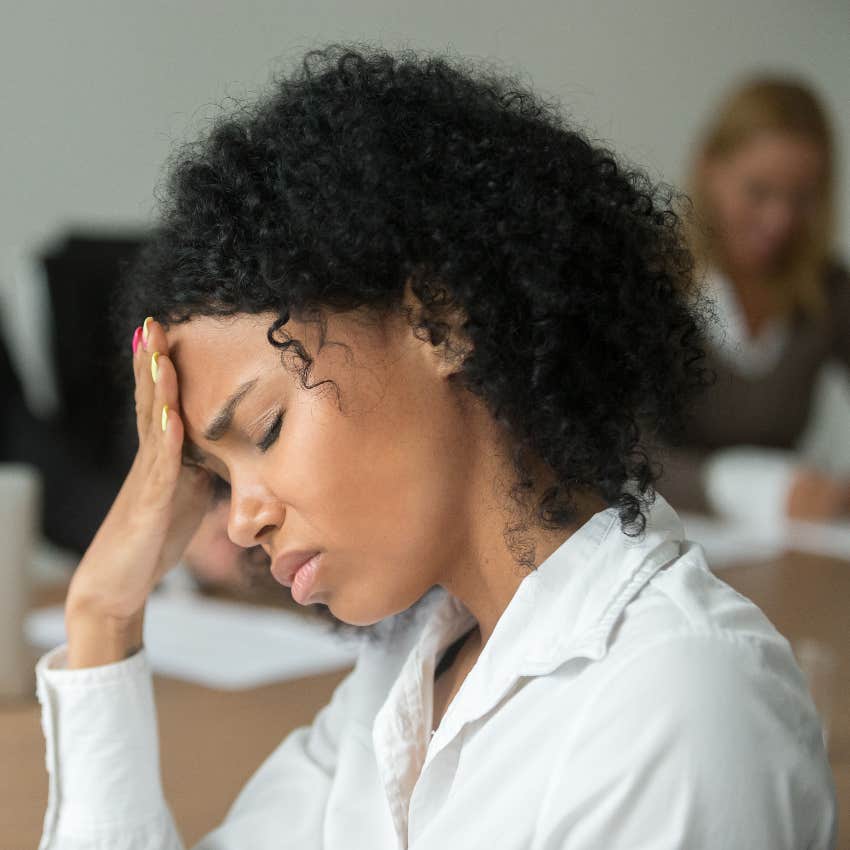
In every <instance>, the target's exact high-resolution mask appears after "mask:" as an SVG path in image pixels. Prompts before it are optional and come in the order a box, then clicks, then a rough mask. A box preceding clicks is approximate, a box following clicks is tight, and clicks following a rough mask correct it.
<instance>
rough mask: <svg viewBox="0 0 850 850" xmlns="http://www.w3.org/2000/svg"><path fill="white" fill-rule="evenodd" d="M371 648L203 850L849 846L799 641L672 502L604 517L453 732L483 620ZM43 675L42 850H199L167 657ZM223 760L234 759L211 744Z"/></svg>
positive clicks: (523, 608)
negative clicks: (185, 823) (168, 745)
mask: <svg viewBox="0 0 850 850" xmlns="http://www.w3.org/2000/svg"><path fill="white" fill-rule="evenodd" d="M423 602H424V603H425V604H423V605H422V606H421V607H419V610H418V611H417V612H416V616H415V617H414V618H413V620H412V623H411V622H403V623H402V622H401V621H399V622H398V628H395V627H393V628H392V629H390V630H389V634H388V636H387V639H386V640H383V641H380V642H378V643H375V644H364V646H363V648H362V649H361V651H360V653H359V656H358V659H357V663H356V665H355V667H354V669H353V670H352V671H351V672H350V673H349V674H348V675H347V676H346V677H345V678H344V679H343V680H342V681H341V682H340V684H339V685H338V686H337V688H336V690H335V691H334V693H333V696H332V698H331V700H330V702H329V703H328V704H327V705H326V706H324V707H323V708H322V709H321V710H320V711H319V712H318V714H317V715H316V718H315V720H314V722H313V724H312V725H310V726H302V727H299V728H297V729H295V730H294V731H293V732H291V733H290V734H289V735H287V736H286V737H285V738H284V739H283V741H282V743H281V744H280V745H279V746H278V747H277V749H275V750H274V751H273V752H272V753H271V754H270V755H269V756H268V758H267V759H266V760H265V762H264V763H263V764H262V765H261V766H260V767H259V769H258V770H257V772H256V773H255V774H254V775H253V777H252V778H251V779H250V780H249V781H248V783H247V785H245V787H244V788H243V789H242V791H241V792H240V793H239V795H238V797H237V798H236V800H235V801H234V803H233V804H232V806H231V808H230V810H229V811H228V813H227V815H226V817H225V818H224V820H223V821H222V823H221V824H220V825H219V826H218V827H217V828H215V829H214V830H213V831H212V832H210V833H209V834H208V835H207V836H206V837H204V838H203V839H202V840H201V841H200V842H199V843H198V844H197V845H195V847H196V850H289V849H290V848H298V850H311V848H316V850H318V848H328V850H384V848H386V850H397V848H411V850H446V849H447V848H451V849H452V850H462V848H480V847H494V848H500V850H520V848H522V849H523V850H529V848H530V850H600V848H606V850H616V848H631V849H632V850H633V849H634V848H638V847H640V848H643V850H673V848H687V850H709V848H710V850H719V848H723V849H724V850H725V848H736V850H743V848H747V850H757V849H758V850H762V848H763V850H768V848H769V850H783V848H785V850H803V848H806V850H828V849H829V848H832V847H833V846H834V842H835V829H836V801H835V790H834V787H833V783H832V779H831V774H830V770H829V765H828V762H827V758H826V755H825V752H824V745H823V738H822V730H821V726H820V721H819V718H818V716H817V714H816V713H815V709H814V706H813V704H812V701H811V699H810V697H809V696H808V692H807V690H806V684H805V681H804V679H803V676H802V674H801V672H800V670H799V668H798V667H797V665H796V663H795V661H794V658H793V655H792V653H791V649H790V646H789V644H788V642H787V641H786V640H785V639H784V638H783V637H781V636H780V635H779V634H778V633H777V632H776V630H775V629H774V628H773V626H772V625H771V624H770V622H769V621H768V620H767V618H766V617H765V616H764V615H763V614H762V612H761V611H760V610H759V609H758V608H757V607H756V606H755V605H753V604H752V603H751V602H750V601H749V600H747V599H746V598H744V597H743V596H741V595H740V594H738V593H737V592H735V591H734V590H733V589H731V588H730V587H729V586H728V585H726V584H725V583H724V582H723V581H721V580H720V579H719V578H718V577H716V576H715V575H713V574H712V573H711V572H710V571H709V569H708V567H707V565H706V561H705V557H704V553H703V550H702V548H701V547H700V546H699V545H697V544H696V543H694V542H692V541H688V540H686V539H684V535H683V529H682V525H681V522H680V521H679V518H678V516H677V515H676V513H675V512H674V511H673V509H672V508H671V507H670V506H669V504H668V503H667V502H666V501H665V500H664V498H663V497H662V496H661V495H658V496H657V498H656V500H655V502H654V504H653V505H652V507H651V508H650V510H649V511H648V522H647V526H646V529H645V531H644V533H643V534H642V535H640V536H637V537H634V536H629V535H627V534H625V533H624V532H623V531H622V530H621V527H620V522H619V518H618V516H617V512H616V510H615V509H614V508H609V509H606V510H603V511H600V512H599V513H597V514H595V515H594V516H593V517H592V518H591V519H590V520H588V521H587V522H586V523H585V524H584V525H582V527H581V528H580V529H579V530H578V531H576V532H575V533H573V534H572V535H571V536H570V537H569V538H567V539H566V540H565V541H564V543H563V544H562V545H561V546H560V547H559V548H558V549H557V550H556V551H555V552H553V553H552V554H551V555H550V556H549V557H548V558H546V560H545V561H544V562H543V563H542V564H540V565H539V567H538V568H537V569H536V570H534V571H532V572H529V573H528V574H527V575H526V576H525V577H524V578H523V580H522V581H521V583H520V585H519V587H518V589H517V591H516V593H515V595H514V596H513V598H512V599H511V601H510V603H509V604H508V606H507V607H506V609H505V610H504V612H503V613H502V615H501V617H500V619H499V621H498V622H497V624H496V627H495V629H494V631H493V632H492V634H491V636H490V639H489V640H488V641H487V643H486V645H485V646H484V648H483V650H482V652H481V654H480V655H479V657H478V658H477V659H476V662H475V665H474V666H473V668H472V670H471V671H470V672H469V674H468V675H467V677H466V679H465V680H464V681H463V684H462V685H461V687H460V689H459V691H458V692H457V694H456V696H455V697H454V699H453V700H452V702H451V703H450V704H449V706H448V708H447V710H446V712H445V714H444V716H443V717H442V719H441V722H440V724H439V726H438V728H437V729H436V732H435V734H434V735H433V736H432V735H431V734H430V730H431V727H432V722H431V721H432V712H433V684H434V670H435V668H436V666H437V664H438V663H439V659H440V656H441V655H442V653H443V652H444V650H446V649H447V648H448V647H449V646H450V645H451V644H452V643H453V642H454V641H455V640H456V639H457V638H458V637H460V636H461V635H462V634H464V633H465V632H466V631H468V630H469V629H470V628H471V627H472V626H474V625H475V620H474V618H473V617H472V615H471V614H470V613H469V611H468V610H467V609H466V608H465V606H463V604H462V603H461V602H460V601H458V600H457V599H456V598H454V597H453V596H451V595H450V594H448V593H447V592H445V591H444V590H442V589H441V588H435V589H434V590H432V591H431V592H430V593H429V594H428V595H427V597H426V598H425V599H424V600H423ZM65 659H66V646H65V645H63V646H60V647H57V648H56V649H54V650H52V651H51V652H48V653H47V654H45V655H44V656H43V657H42V658H41V659H40V660H39V662H38V664H37V667H36V672H37V682H38V695H39V699H40V701H41V704H42V725H43V729H44V733H45V737H46V745H47V746H46V761H47V768H48V771H49V778H50V784H49V799H48V808H47V813H46V816H45V822H44V832H43V837H42V840H41V844H40V850H107V848H108V850H182V848H183V844H182V842H181V839H180V837H179V834H178V831H177V829H176V828H175V824H174V822H173V819H172V815H171V813H170V810H169V808H168V806H167V803H166V801H165V800H164V798H163V794H162V788H161V784H160V775H159V763H158V741H157V727H156V716H155V711H154V702H153V690H152V681H151V670H150V666H149V663H148V659H147V657H146V654H145V651H144V649H142V650H140V651H139V652H138V653H136V654H135V655H133V656H132V657H130V658H127V659H125V660H122V661H119V662H116V663H114V664H107V665H103V666H99V667H92V668H87V669H79V670H67V669H64V665H65ZM211 743H212V742H211Z"/></svg>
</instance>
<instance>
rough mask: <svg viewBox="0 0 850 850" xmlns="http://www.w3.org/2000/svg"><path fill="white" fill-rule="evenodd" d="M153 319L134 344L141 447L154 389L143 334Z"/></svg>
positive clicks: (138, 426) (134, 374)
mask: <svg viewBox="0 0 850 850" xmlns="http://www.w3.org/2000/svg"><path fill="white" fill-rule="evenodd" d="M150 322H151V319H150V317H148V318H147V319H145V321H144V322H143V324H142V325H140V326H139V327H140V328H142V332H141V333H140V332H139V331H138V329H137V332H136V334H134V338H133V339H134V342H135V343H137V345H136V351H135V352H134V354H133V376H134V379H135V389H134V399H135V406H136V429H137V431H138V434H139V445H143V444H144V443H145V442H146V440H147V438H148V432H149V428H148V423H149V420H150V409H151V400H152V398H153V388H152V386H151V373H150V353H149V352H148V351H146V350H145V346H144V339H143V333H144V329H145V328H146V327H147V326H148V325H149V324H150Z"/></svg>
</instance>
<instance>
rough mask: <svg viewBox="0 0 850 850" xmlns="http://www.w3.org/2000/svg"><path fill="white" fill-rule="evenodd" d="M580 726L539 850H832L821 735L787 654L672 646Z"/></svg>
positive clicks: (563, 758) (650, 654)
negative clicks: (733, 849)
mask: <svg viewBox="0 0 850 850" xmlns="http://www.w3.org/2000/svg"><path fill="white" fill-rule="evenodd" d="M574 727H575V730H576V731H575V734H574V735H572V736H570V737H569V743H568V745H567V746H566V749H565V750H563V751H562V752H561V754H560V755H559V757H558V758H557V760H556V763H555V771H554V774H553V781H552V783H551V785H550V788H549V789H548V792H547V795H546V797H545V800H544V814H545V819H544V821H543V822H545V823H546V824H547V833H546V834H545V835H543V836H540V841H539V843H537V844H535V845H534V847H535V850H597V848H599V847H605V848H607V850H626V848H635V847H640V848H642V850H681V848H688V850H716V848H718V847H741V848H744V847H746V848H747V850H802V848H806V850H832V848H834V844H835V840H836V829H837V826H836V824H837V814H836V810H837V808H836V807H837V804H836V796H835V788H834V784H833V780H832V776H831V773H830V769H829V764H828V761H827V758H826V754H825V751H824V745H823V739H822V731H821V726H820V722H819V719H818V717H817V714H816V713H815V709H814V706H813V705H812V703H811V699H810V698H809V696H808V693H807V691H806V687H805V682H804V680H803V677H802V674H801V673H800V671H799V668H798V667H797V666H796V664H795V662H794V661H793V655H792V654H791V651H790V648H789V647H788V645H787V642H784V643H781V642H779V641H776V642H770V641H762V640H757V639H753V640H748V639H745V638H741V637H728V636H722V635H720V634H716V633H706V634H700V633H696V634H695V633H693V632H688V633H685V634H681V635H671V636H668V637H667V638H665V639H664V641H663V642H660V643H656V644H655V645H653V646H649V647H647V648H645V649H642V650H641V651H640V652H639V653H638V654H637V655H636V656H632V657H631V658H630V659H628V660H627V661H626V663H623V664H620V665H618V670H617V671H616V673H615V675H614V676H612V677H610V678H609V679H607V680H606V683H605V684H604V685H603V686H602V687H601V688H600V690H599V691H598V694H597V697H596V698H595V699H593V700H590V701H589V704H588V706H587V708H586V709H585V712H584V714H583V715H582V717H581V718H577V719H576V722H575V724H574ZM563 800H570V801H575V802H574V803H573V802H571V804H570V805H569V807H565V806H563V805H562V803H561V801H563ZM550 824H551V825H552V826H548V825H550Z"/></svg>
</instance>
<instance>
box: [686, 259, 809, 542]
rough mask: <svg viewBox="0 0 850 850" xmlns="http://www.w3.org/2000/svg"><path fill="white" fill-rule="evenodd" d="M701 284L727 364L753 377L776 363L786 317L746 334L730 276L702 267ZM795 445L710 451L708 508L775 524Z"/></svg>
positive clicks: (796, 460) (714, 341)
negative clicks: (789, 446)
mask: <svg viewBox="0 0 850 850" xmlns="http://www.w3.org/2000/svg"><path fill="white" fill-rule="evenodd" d="M704 287H705V291H706V294H707V295H708V297H709V298H710V299H711V302H712V304H713V307H714V310H715V313H716V316H717V322H712V323H709V325H708V327H707V332H708V336H709V340H710V342H711V345H712V346H713V348H714V351H715V353H716V354H717V356H718V357H720V358H721V359H722V360H723V361H724V362H725V363H726V365H727V366H729V367H730V368H731V369H733V370H734V371H735V372H737V373H738V374H739V375H744V376H746V377H748V378H751V379H752V380H757V379H758V378H759V377H761V376H763V375H766V374H768V373H769V372H771V371H772V370H773V369H775V368H776V367H777V365H778V363H779V359H780V358H781V357H782V355H783V353H784V351H785V348H786V346H787V344H788V339H789V336H790V332H791V330H790V326H789V321H788V318H787V317H782V318H775V317H774V318H771V319H768V320H767V321H766V322H765V323H764V325H763V327H762V328H760V330H759V332H758V333H757V334H756V335H755V336H751V335H750V331H749V329H748V327H747V319H746V316H745V315H744V311H743V310H742V309H741V305H740V301H739V299H738V295H737V293H736V292H735V287H734V285H733V284H732V282H731V281H730V280H729V279H728V277H726V275H725V274H723V273H722V272H721V271H720V270H719V269H717V268H713V267H712V268H711V269H709V270H708V271H707V273H706V277H705V281H704ZM802 462H803V461H802V460H801V458H800V457H799V453H798V452H797V451H792V450H786V449H775V448H770V447H767V446H758V445H742V446H730V447H729V448H725V449H717V450H716V451H714V452H713V453H712V454H711V455H710V456H709V457H708V458H707V459H706V461H705V463H704V464H703V470H702V479H703V485H704V487H705V495H706V499H707V500H708V504H709V505H710V506H711V509H712V511H713V512H714V513H715V514H717V515H718V516H722V517H727V518H729V519H732V520H739V521H741V520H743V521H747V522H755V523H758V524H759V525H760V526H761V527H765V526H768V527H769V526H776V525H777V524H781V523H783V522H784V521H785V518H786V504H787V502H788V496H789V493H790V489H791V484H792V481H793V478H794V474H795V472H796V470H797V467H798V466H799V465H800V464H801V463H802Z"/></svg>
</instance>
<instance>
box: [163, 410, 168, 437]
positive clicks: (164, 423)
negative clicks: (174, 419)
mask: <svg viewBox="0 0 850 850" xmlns="http://www.w3.org/2000/svg"><path fill="white" fill-rule="evenodd" d="M167 424H168V405H167V404H164V405H163V406H162V430H163V431H164V430H165V426H166V425H167Z"/></svg>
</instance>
